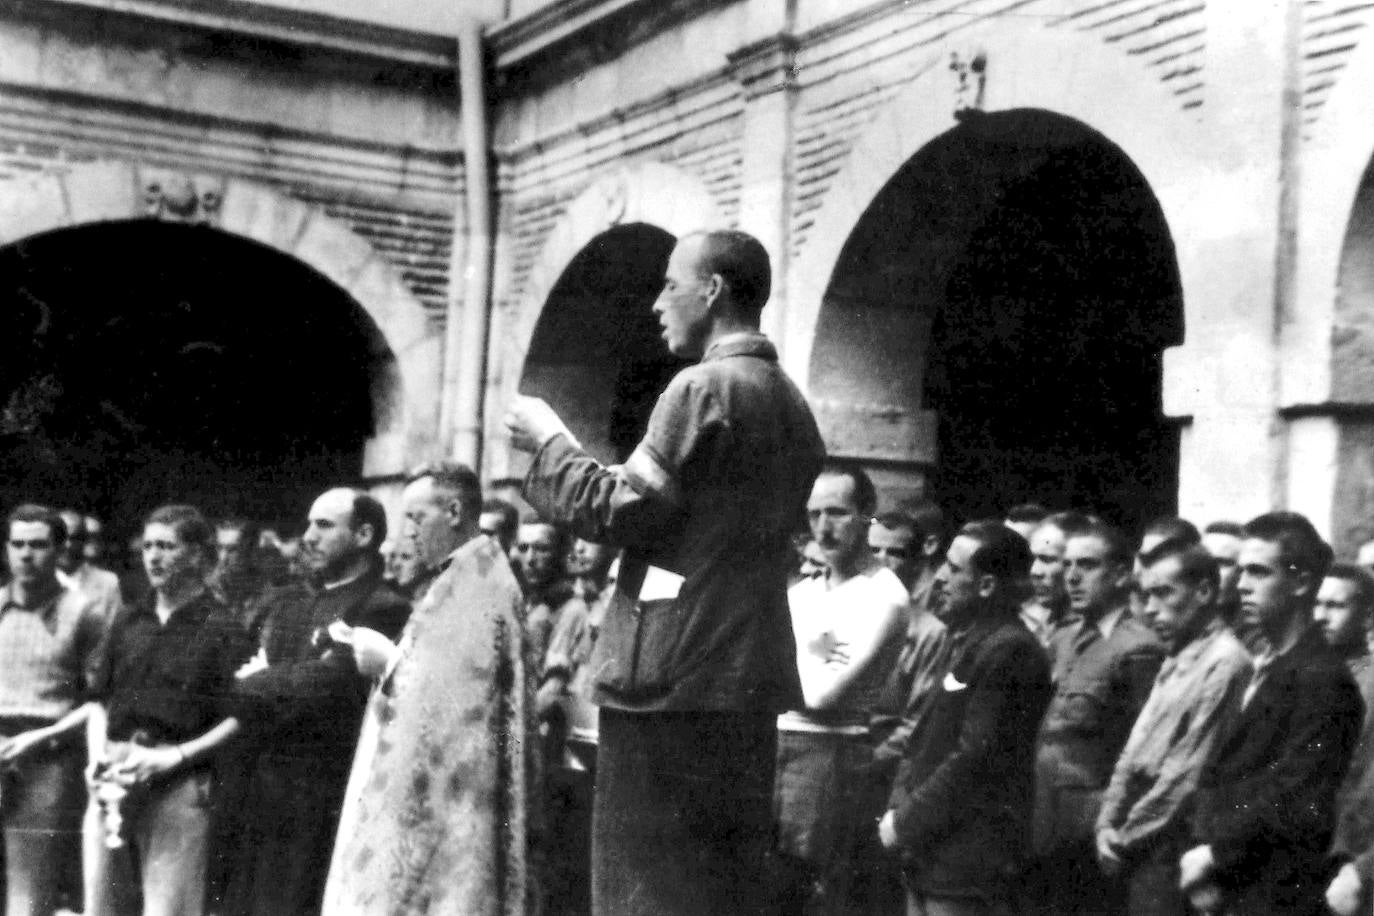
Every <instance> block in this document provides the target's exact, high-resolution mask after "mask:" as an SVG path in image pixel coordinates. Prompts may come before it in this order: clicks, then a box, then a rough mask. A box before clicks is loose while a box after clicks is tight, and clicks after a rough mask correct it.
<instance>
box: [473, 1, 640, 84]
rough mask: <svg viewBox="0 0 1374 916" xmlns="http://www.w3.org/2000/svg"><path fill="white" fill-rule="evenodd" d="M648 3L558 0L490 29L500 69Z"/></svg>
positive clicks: (488, 36)
mask: <svg viewBox="0 0 1374 916" xmlns="http://www.w3.org/2000/svg"><path fill="white" fill-rule="evenodd" d="M646 3H647V0H554V2H553V3H549V4H547V5H545V6H543V7H540V8H539V9H537V10H535V11H534V12H532V13H530V14H529V15H528V16H522V17H521V18H519V19H511V20H507V21H506V22H503V23H501V24H499V25H496V26H493V27H491V28H489V29H487V32H486V39H487V46H488V48H490V51H491V59H492V62H493V63H494V64H495V66H496V68H497V69H498V70H499V69H502V68H504V67H509V66H513V65H515V64H518V63H521V62H522V61H525V60H527V59H528V58H531V57H534V56H535V55H537V54H539V53H541V52H543V51H545V50H547V49H548V48H550V47H552V46H553V45H555V44H557V43H559V42H561V41H564V40H566V39H568V38H571V37H573V36H574V35H577V34H578V33H580V32H585V31H586V30H587V29H589V28H591V27H593V26H596V25H598V24H600V23H602V22H604V21H605V20H606V19H608V18H610V17H611V16H613V15H615V14H616V13H619V12H621V11H622V10H626V9H629V8H630V7H632V6H644V5H646Z"/></svg>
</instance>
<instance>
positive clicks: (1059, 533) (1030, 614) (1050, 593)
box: [1021, 512, 1090, 648]
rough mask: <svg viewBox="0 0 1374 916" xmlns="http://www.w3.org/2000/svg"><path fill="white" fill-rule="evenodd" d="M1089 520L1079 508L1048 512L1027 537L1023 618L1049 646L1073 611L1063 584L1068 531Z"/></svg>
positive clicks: (1036, 636) (1036, 635)
mask: <svg viewBox="0 0 1374 916" xmlns="http://www.w3.org/2000/svg"><path fill="white" fill-rule="evenodd" d="M1089 522H1090V519H1089V518H1088V516H1086V515H1083V514H1082V513H1079V512H1056V513H1054V514H1052V515H1047V516H1046V517H1045V519H1044V521H1042V522H1041V523H1040V524H1039V525H1037V526H1036V528H1035V530H1034V531H1032V532H1031V534H1030V537H1029V538H1028V539H1027V542H1028V543H1029V544H1030V551H1031V567H1030V583H1031V596H1030V598H1029V600H1027V601H1025V602H1024V603H1023V604H1022V606H1021V621H1022V622H1023V623H1025V625H1026V627H1027V629H1029V630H1030V631H1031V632H1032V633H1034V634H1035V638H1036V639H1038V640H1040V644H1041V645H1042V646H1045V647H1046V648H1048V647H1049V644H1050V636H1051V635H1053V634H1054V631H1055V630H1056V629H1057V628H1058V627H1059V625H1060V624H1062V623H1065V622H1066V620H1067V618H1068V617H1069V615H1070V612H1069V593H1068V591H1067V590H1065V588H1064V543H1065V538H1066V534H1065V532H1068V531H1072V530H1074V529H1077V528H1083V527H1085V526H1087V525H1088V524H1089Z"/></svg>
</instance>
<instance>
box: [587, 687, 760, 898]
mask: <svg viewBox="0 0 1374 916" xmlns="http://www.w3.org/2000/svg"><path fill="white" fill-rule="evenodd" d="M776 749H777V728H776V716H774V715H772V714H767V713H730V712H691V713H627V712H621V711H618V710H614V709H605V708H603V709H602V710H601V718H600V744H599V747H598V749H597V780H596V796H595V800H594V802H593V815H592V912H593V913H595V914H596V916H677V914H680V916H704V914H711V916H730V914H740V916H744V914H749V916H754V914H758V913H761V912H763V911H764V909H765V908H766V906H767V904H768V896H769V891H768V888H767V885H766V882H765V880H764V876H765V863H766V861H767V857H768V850H769V847H770V845H771V842H772V823H771V821H772V799H773V762H774V758H775V756H776Z"/></svg>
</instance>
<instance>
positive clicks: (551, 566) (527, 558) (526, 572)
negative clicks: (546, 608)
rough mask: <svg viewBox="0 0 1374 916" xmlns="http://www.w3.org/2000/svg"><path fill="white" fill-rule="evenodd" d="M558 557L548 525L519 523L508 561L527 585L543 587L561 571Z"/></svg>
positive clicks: (552, 534) (551, 531) (555, 542)
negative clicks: (513, 565) (509, 560)
mask: <svg viewBox="0 0 1374 916" xmlns="http://www.w3.org/2000/svg"><path fill="white" fill-rule="evenodd" d="M561 560H562V558H561V557H560V556H558V544H557V539H556V538H555V536H554V530H553V526H552V525H545V524H543V523H536V524H528V525H521V526H520V529H519V531H518V532H517V533H516V535H515V546H514V547H512V548H511V562H512V563H514V564H515V568H516V571H517V572H518V573H519V575H520V578H521V580H522V581H523V582H524V583H525V585H526V586H527V587H529V588H543V587H544V586H546V585H548V584H550V583H551V582H553V580H554V579H556V578H557V577H558V576H559V574H560V573H562V569H561V566H562V564H561V562H560V561H561Z"/></svg>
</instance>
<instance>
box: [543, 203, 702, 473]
mask: <svg viewBox="0 0 1374 916" xmlns="http://www.w3.org/2000/svg"><path fill="white" fill-rule="evenodd" d="M674 242H675V239H674V237H673V236H672V234H670V233H668V232H667V231H665V230H663V229H660V228H658V227H656V226H651V225H649V224H647V223H629V224H626V225H622V226H615V227H614V228H611V229H608V230H606V231H605V232H602V233H601V234H600V235H598V236H596V237H595V238H593V239H592V240H591V241H590V242H588V243H587V245H586V246H585V247H584V248H583V249H582V250H581V251H580V252H578V253H577V255H576V256H574V257H573V259H572V260H571V261H570V262H569V263H568V266H567V268H565V269H564V271H563V273H562V274H561V275H560V276H559V278H558V280H557V282H556V283H554V285H553V288H552V290H551V291H550V293H549V297H548V299H547V300H546V302H545V304H544V307H543V309H542V310H541V311H540V318H539V323H538V325H536V327H535V330H534V335H533V337H532V338H531V341H530V348H529V354H528V356H527V357H526V359H525V367H524V371H523V374H522V376H521V380H520V390H521V391H522V392H523V393H525V394H532V395H537V396H539V397H542V398H544V399H545V400H547V401H548V402H549V403H550V404H551V405H552V406H553V408H554V409H555V410H557V411H558V413H559V415H560V416H561V417H563V418H564V420H565V421H566V422H567V423H568V426H569V428H570V429H571V430H572V432H573V434H574V435H575V436H577V437H578V438H579V439H580V440H581V441H582V444H583V445H584V446H585V447H586V448H587V450H588V451H589V452H591V454H593V455H595V456H596V457H597V458H599V459H600V460H602V461H605V462H608V463H610V462H616V461H623V460H624V459H625V458H626V457H627V456H628V455H629V453H630V450H631V449H633V448H634V446H635V444H636V443H637V442H638V441H639V440H640V438H641V437H642V436H643V434H644V428H645V425H646V423H647V422H648V418H649V412H650V411H651V410H652V408H653V405H654V401H655V400H656V399H657V398H658V395H659V394H660V393H662V391H663V389H664V387H665V386H666V385H667V384H668V380H669V379H671V378H672V376H673V374H674V373H675V372H676V371H677V370H678V369H679V368H681V366H682V363H681V362H680V361H678V360H676V359H674V358H673V356H672V355H671V354H669V353H668V350H667V348H666V347H665V346H664V343H663V340H662V338H661V337H660V328H659V324H658V320H657V319H656V318H655V317H654V315H653V312H652V311H651V307H652V306H653V302H654V299H655V298H656V297H657V296H658V292H659V289H660V288H661V287H662V285H663V273H664V271H665V270H666V269H667V265H668V256H669V255H670V254H671V253H672V250H673V245H674Z"/></svg>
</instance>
